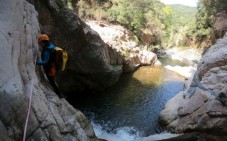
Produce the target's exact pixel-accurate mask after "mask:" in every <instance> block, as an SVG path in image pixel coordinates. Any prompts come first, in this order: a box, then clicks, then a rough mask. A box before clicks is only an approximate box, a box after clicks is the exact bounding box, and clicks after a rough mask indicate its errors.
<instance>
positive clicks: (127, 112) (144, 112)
mask: <svg viewBox="0 0 227 141" xmlns="http://www.w3.org/2000/svg"><path fill="white" fill-rule="evenodd" d="M161 62H162V64H163V65H162V66H152V67H151V66H144V67H141V68H139V69H138V70H137V71H135V72H133V73H128V74H125V75H123V76H122V77H121V79H120V80H119V82H118V83H117V84H116V85H114V86H113V87H111V88H109V89H108V90H106V91H105V92H102V93H99V94H92V93H89V94H84V95H83V96H80V97H79V98H76V99H75V100H73V101H71V102H70V103H71V104H73V106H74V107H75V108H77V109H80V110H81V111H82V112H83V113H84V114H85V116H86V117H87V119H88V120H89V121H90V122H91V123H92V125H93V127H94V129H95V133H96V135H97V136H98V137H99V138H103V139H107V140H108V141H133V140H136V139H139V138H142V137H146V136H149V135H154V134H160V133H163V132H164V131H163V130H162V129H161V127H160V125H159V123H158V116H159V113H160V112H161V110H162V109H163V108H164V106H165V103H166V102H167V101H168V100H169V99H170V98H172V97H173V96H175V95H176V94H177V93H178V92H180V91H181V90H183V87H184V81H185V78H184V77H182V76H180V75H178V74H177V73H175V72H173V71H170V70H168V69H167V68H166V67H165V66H167V65H168V66H169V65H171V66H178V67H185V66H189V65H191V63H188V62H186V61H184V62H182V61H174V60H171V59H162V60H161Z"/></svg>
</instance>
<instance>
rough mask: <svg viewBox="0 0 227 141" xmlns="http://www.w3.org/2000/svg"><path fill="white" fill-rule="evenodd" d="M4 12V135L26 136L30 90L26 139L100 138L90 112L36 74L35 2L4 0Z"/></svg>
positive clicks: (10, 140) (0, 106)
mask: <svg viewBox="0 0 227 141" xmlns="http://www.w3.org/2000/svg"><path fill="white" fill-rule="evenodd" d="M0 13H1V14H0V21H1V22H0V28H1V32H0V41H1V44H0V49H1V53H0V56H1V59H0V65H1V67H0V79H1V80H0V140H1V141H18V140H22V135H23V127H24V123H25V119H26V114H27V110H28V103H29V95H30V93H31V92H32V94H33V97H32V106H31V113H30V117H29V122H28V128H27V134H26V135H27V136H26V140H27V141H41V140H42V141H49V140H53V141H89V140H91V141H92V140H98V139H97V138H96V136H95V134H94V131H93V128H92V126H91V125H90V124H89V123H88V121H87V120H86V118H85V116H84V115H83V114H82V113H81V112H80V111H78V110H76V109H74V108H73V107H72V106H71V105H70V104H69V103H68V102H67V101H66V100H64V99H59V98H58V97H57V96H56V94H54V92H53V91H52V90H51V88H50V87H49V85H48V82H46V80H45V79H44V78H42V77H39V76H37V75H36V73H35V65H34V63H33V60H34V56H35V55H34V52H35V50H36V48H37V41H36V36H37V35H38V34H39V23H38V20H37V16H38V13H37V12H36V10H35V9H34V7H33V6H32V5H31V4H29V3H28V2H26V1H25V0H17V1H15V0H2V1H1V5H0ZM39 72H40V69H38V68H37V74H39ZM32 88H33V89H32ZM31 89H32V90H31Z"/></svg>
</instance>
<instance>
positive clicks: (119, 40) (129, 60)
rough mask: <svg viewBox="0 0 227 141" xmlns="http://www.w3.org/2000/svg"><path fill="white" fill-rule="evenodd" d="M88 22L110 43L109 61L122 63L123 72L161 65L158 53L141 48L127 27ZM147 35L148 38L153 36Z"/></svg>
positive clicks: (112, 63) (113, 63)
mask: <svg viewBox="0 0 227 141" xmlns="http://www.w3.org/2000/svg"><path fill="white" fill-rule="evenodd" d="M87 24H88V25H89V26H90V27H91V28H92V29H94V30H95V31H96V32H97V33H98V34H99V35H100V37H101V38H102V40H103V41H104V42H105V43H106V44H108V50H109V56H110V61H107V62H110V64H111V65H116V64H118V65H122V66H123V72H131V71H134V70H136V69H137V68H138V67H140V66H144V65H160V62H159V61H158V59H157V55H156V54H155V53H153V52H151V51H146V50H142V49H140V48H139V47H138V45H137V43H136V42H135V41H134V40H135V39H133V35H132V33H131V32H130V31H129V30H127V29H126V28H124V27H122V26H120V25H112V24H110V23H104V22H102V23H99V22H97V21H88V22H87ZM146 35H147V39H148V38H149V37H151V36H152V35H150V34H146ZM149 35H150V36H149ZM148 40H150V39H148ZM147 44H148V43H147Z"/></svg>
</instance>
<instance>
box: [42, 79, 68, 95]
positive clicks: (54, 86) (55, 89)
mask: <svg viewBox="0 0 227 141" xmlns="http://www.w3.org/2000/svg"><path fill="white" fill-rule="evenodd" d="M46 76H47V79H48V80H49V82H50V85H51V86H52V87H53V89H54V92H55V93H56V94H57V95H58V96H59V97H60V98H65V96H64V95H63V94H62V92H61V90H60V89H59V87H58V85H57V83H56V82H55V80H54V77H53V76H49V75H46Z"/></svg>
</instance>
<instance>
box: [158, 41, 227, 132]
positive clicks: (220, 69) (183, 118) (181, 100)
mask: <svg viewBox="0 0 227 141" xmlns="http://www.w3.org/2000/svg"><path fill="white" fill-rule="evenodd" d="M226 60H227V38H223V39H219V40H218V41H217V43H216V44H215V45H213V46H212V47H211V48H210V49H209V50H208V51H207V52H206V54H205V55H204V56H203V57H202V59H201V60H200V62H199V64H198V69H197V71H196V72H195V74H194V76H193V78H192V79H191V83H190V84H187V85H186V88H185V90H184V91H182V92H180V93H179V94H177V95H176V96H175V97H174V98H172V99H171V100H169V101H168V102H167V104H166V106H165V109H164V110H163V111H162V112H161V114H160V122H161V123H162V124H163V125H164V126H165V127H166V129H168V130H170V131H173V132H176V133H184V132H193V131H196V132H197V131H198V132H208V131H209V132H212V133H219V135H225V134H226V133H227V118H226V117H227V105H226V104H227V103H226V102H227V97H226V96H227V84H226V82H227V81H226V80H227V69H226V68H227V61H226Z"/></svg>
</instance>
